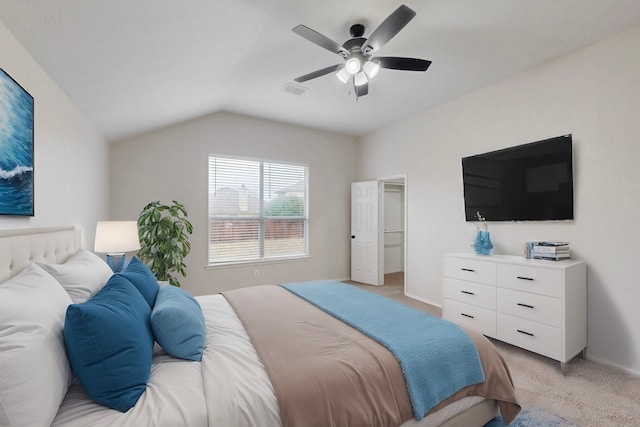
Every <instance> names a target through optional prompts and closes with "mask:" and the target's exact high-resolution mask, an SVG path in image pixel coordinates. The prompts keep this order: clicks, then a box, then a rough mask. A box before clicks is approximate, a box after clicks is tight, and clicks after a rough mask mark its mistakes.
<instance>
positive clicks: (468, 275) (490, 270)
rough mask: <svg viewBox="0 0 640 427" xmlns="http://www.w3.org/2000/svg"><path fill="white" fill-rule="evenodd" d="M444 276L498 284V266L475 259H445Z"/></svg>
mask: <svg viewBox="0 0 640 427" xmlns="http://www.w3.org/2000/svg"><path fill="white" fill-rule="evenodd" d="M443 271H444V276H445V277H452V278H454V279H460V280H468V281H470V282H476V283H484V284H487V285H495V284H496V264H495V263H493V262H485V261H478V260H475V259H462V258H450V257H445V258H444V266H443Z"/></svg>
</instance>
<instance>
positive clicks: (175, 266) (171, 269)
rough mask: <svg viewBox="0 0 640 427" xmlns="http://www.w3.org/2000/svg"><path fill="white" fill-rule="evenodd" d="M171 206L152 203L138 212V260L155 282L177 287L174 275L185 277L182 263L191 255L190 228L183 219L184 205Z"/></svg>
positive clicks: (157, 202) (185, 218) (187, 222)
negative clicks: (152, 275)
mask: <svg viewBox="0 0 640 427" xmlns="http://www.w3.org/2000/svg"><path fill="white" fill-rule="evenodd" d="M172 202H173V203H172V205H170V206H168V205H164V204H161V203H160V202H159V201H154V202H151V203H149V204H148V205H147V206H145V207H144V209H142V212H140V215H139V216H138V234H139V236H140V251H138V257H139V258H140V260H141V261H142V262H144V263H145V264H146V265H147V266H148V267H149V269H150V270H151V271H152V272H153V274H154V275H155V276H156V279H158V281H168V282H169V284H171V285H173V286H177V287H180V282H179V281H178V279H177V278H176V277H175V276H174V274H175V273H178V274H180V275H182V276H183V277H186V276H187V269H186V265H185V263H184V259H185V257H186V256H187V255H188V254H189V252H190V251H191V244H190V243H189V235H190V234H192V233H193V226H192V225H191V223H190V222H189V220H188V219H187V210H186V209H185V207H184V205H182V204H181V203H179V202H176V201H175V200H173V201H172Z"/></svg>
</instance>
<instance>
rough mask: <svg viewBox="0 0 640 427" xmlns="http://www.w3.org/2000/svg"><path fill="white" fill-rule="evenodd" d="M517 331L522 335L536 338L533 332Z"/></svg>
mask: <svg viewBox="0 0 640 427" xmlns="http://www.w3.org/2000/svg"><path fill="white" fill-rule="evenodd" d="M516 331H518V332H520V333H521V334H525V335H529V336H530V337H532V336H534V335H533V334H532V333H531V332H527V331H521V330H520V329H516Z"/></svg>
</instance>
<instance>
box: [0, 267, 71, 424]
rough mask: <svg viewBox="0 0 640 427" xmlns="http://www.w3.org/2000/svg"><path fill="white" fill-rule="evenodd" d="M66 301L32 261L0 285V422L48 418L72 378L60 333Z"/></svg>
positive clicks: (43, 421)
mask: <svg viewBox="0 0 640 427" xmlns="http://www.w3.org/2000/svg"><path fill="white" fill-rule="evenodd" d="M69 304H71V298H69V295H67V293H66V292H65V291H64V289H62V287H61V286H60V284H59V283H58V282H57V281H56V280H55V279H54V278H53V277H51V276H50V275H49V274H47V272H45V271H44V270H42V269H41V268H40V267H38V266H37V265H35V264H31V265H30V266H29V267H27V268H26V269H25V270H24V271H23V272H21V273H20V274H18V275H17V276H15V277H13V278H12V279H9V280H7V281H6V282H4V283H1V284H0V378H2V381H0V425H2V426H6V425H8V426H13V427H17V426H49V425H50V424H51V422H53V419H54V418H55V416H56V413H57V412H58V407H59V406H60V403H61V402H62V399H63V398H64V395H65V394H66V392H67V389H68V388H69V384H71V379H72V373H71V367H70V365H69V362H68V360H67V354H66V352H65V346H64V338H63V328H64V317H65V313H66V311H67V306H68V305H69Z"/></svg>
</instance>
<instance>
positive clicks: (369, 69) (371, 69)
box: [362, 61, 380, 79]
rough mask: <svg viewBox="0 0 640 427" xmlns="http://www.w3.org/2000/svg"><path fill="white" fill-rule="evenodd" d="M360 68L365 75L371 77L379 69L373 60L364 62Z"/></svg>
mask: <svg viewBox="0 0 640 427" xmlns="http://www.w3.org/2000/svg"><path fill="white" fill-rule="evenodd" d="M362 68H363V69H364V72H365V73H367V76H368V77H369V78H370V79H372V78H374V77H375V76H376V74H378V71H380V64H378V63H376V62H373V61H367V62H365V63H364V66H363V67H362Z"/></svg>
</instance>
